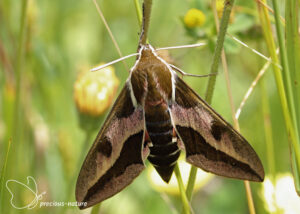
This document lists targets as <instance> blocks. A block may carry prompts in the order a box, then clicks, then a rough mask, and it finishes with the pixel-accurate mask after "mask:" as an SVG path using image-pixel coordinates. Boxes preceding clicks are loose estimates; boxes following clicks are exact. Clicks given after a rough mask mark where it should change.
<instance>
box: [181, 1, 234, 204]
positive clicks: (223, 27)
mask: <svg viewBox="0 0 300 214" xmlns="http://www.w3.org/2000/svg"><path fill="white" fill-rule="evenodd" d="M233 5H234V0H225V2H224V11H223V15H222V19H221V24H220V28H219V33H218V39H217V44H216V48H215V52H214V56H213V60H212V65H211V69H210V73H211V74H216V73H217V72H218V68H219V62H220V57H221V54H222V50H223V44H224V39H225V35H226V32H227V27H228V24H229V19H230V14H231V10H232V7H233ZM216 77H217V75H211V76H210V77H209V80H208V85H207V89H206V95H205V100H206V102H207V103H208V104H211V101H212V96H213V91H214V88H215V83H216ZM196 175H197V168H196V167H194V166H192V167H191V171H190V176H189V180H188V185H187V193H186V194H187V196H188V197H189V199H191V196H192V191H193V189H194V186H195V181H196Z"/></svg>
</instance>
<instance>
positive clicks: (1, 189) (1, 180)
mask: <svg viewBox="0 0 300 214" xmlns="http://www.w3.org/2000/svg"><path fill="white" fill-rule="evenodd" d="M10 145H11V139H10V140H9V141H8V145H7V150H6V155H5V159H4V163H3V167H2V170H1V175H0V213H2V211H3V207H4V206H3V204H4V199H3V192H4V178H5V172H6V167H7V160H8V155H9V151H10Z"/></svg>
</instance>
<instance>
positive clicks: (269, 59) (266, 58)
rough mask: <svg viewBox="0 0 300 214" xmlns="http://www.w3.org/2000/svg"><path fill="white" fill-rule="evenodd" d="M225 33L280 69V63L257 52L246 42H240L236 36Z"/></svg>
mask: <svg viewBox="0 0 300 214" xmlns="http://www.w3.org/2000/svg"><path fill="white" fill-rule="evenodd" d="M227 35H228V36H229V37H230V38H231V39H233V40H234V41H236V42H237V43H239V44H241V45H242V46H244V47H246V48H248V49H250V50H251V51H252V52H254V53H255V54H257V55H258V56H260V57H262V58H263V59H265V60H267V61H270V62H271V63H273V64H274V65H276V66H277V67H278V68H280V69H282V67H281V65H279V64H278V63H275V62H274V61H273V60H272V59H271V58H269V57H266V56H265V55H263V54H262V53H260V52H258V51H257V50H255V49H254V48H251V47H249V46H248V45H247V44H245V43H244V42H242V41H241V40H239V39H238V38H236V37H234V36H232V35H230V34H228V33H227Z"/></svg>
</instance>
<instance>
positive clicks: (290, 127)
mask: <svg viewBox="0 0 300 214" xmlns="http://www.w3.org/2000/svg"><path fill="white" fill-rule="evenodd" d="M262 1H263V2H264V3H265V0H262ZM257 5H258V12H259V17H260V21H261V24H262V28H263V33H264V37H265V40H266V44H267V47H268V51H269V53H270V56H271V59H272V61H273V62H274V63H275V64H279V59H278V57H277V54H276V46H275V41H274V37H273V35H272V28H271V22H270V18H269V13H268V10H267V9H266V8H265V7H262V6H261V5H260V3H259V2H257ZM276 7H277V9H276ZM274 9H275V10H274V12H275V13H277V18H276V17H275V19H276V23H279V22H278V19H279V18H278V14H279V10H278V5H277V2H275V8H274ZM277 25H278V24H277ZM279 31H280V30H279ZM278 34H281V33H280V32H278ZM278 37H280V38H281V39H280V38H278V40H283V38H282V36H279V35H278ZM282 43H284V41H281V42H280V41H279V45H280V46H282V45H284V44H282ZM280 49H284V47H281V48H280ZM281 54H284V53H281ZM283 58H284V56H283ZM282 63H284V59H283V62H282ZM275 64H272V67H273V71H274V77H275V81H276V85H277V90H278V94H279V98H280V103H281V108H282V111H283V116H284V119H285V126H286V129H287V133H288V138H289V142H290V143H291V145H289V146H292V148H293V150H294V152H295V158H296V163H297V165H296V166H292V167H293V169H295V170H297V171H298V172H299V171H300V146H299V134H298V130H297V129H296V126H295V125H296V124H295V120H293V118H294V115H295V114H294V111H293V110H292V111H293V112H290V108H289V105H288V100H287V96H286V91H285V86H284V82H283V76H282V72H281V70H280V69H279V68H278V67H277V66H275ZM283 69H288V67H287V66H286V65H283ZM284 72H288V70H284ZM287 87H289V86H287ZM288 90H289V89H288ZM290 97H291V98H292V96H290ZM291 104H292V103H291ZM293 108H294V107H292V109H293ZM292 148H291V149H292ZM292 163H293V161H292ZM294 174H295V173H294ZM297 174H299V173H297ZM295 179H296V183H299V178H297V177H295Z"/></svg>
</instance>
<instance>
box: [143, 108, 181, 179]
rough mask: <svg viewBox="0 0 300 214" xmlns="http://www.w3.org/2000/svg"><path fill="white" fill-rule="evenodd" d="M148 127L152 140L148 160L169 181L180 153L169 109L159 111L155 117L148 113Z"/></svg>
mask: <svg viewBox="0 0 300 214" xmlns="http://www.w3.org/2000/svg"><path fill="white" fill-rule="evenodd" d="M162 118H163V120H162ZM159 119H160V120H159ZM146 128H147V132H148V135H149V138H150V140H151V142H152V146H151V147H150V154H149V156H148V160H149V161H150V163H151V164H152V165H153V166H154V167H155V169H156V171H157V172H158V173H159V175H160V176H161V178H162V179H163V180H164V181H165V182H167V183H168V182H169V180H170V178H171V175H172V173H173V170H174V166H175V164H176V162H177V160H178V157H179V155H180V150H179V147H178V145H177V141H172V139H173V126H172V123H171V118H170V114H169V112H168V110H166V111H159V112H157V114H155V117H147V115H146Z"/></svg>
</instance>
